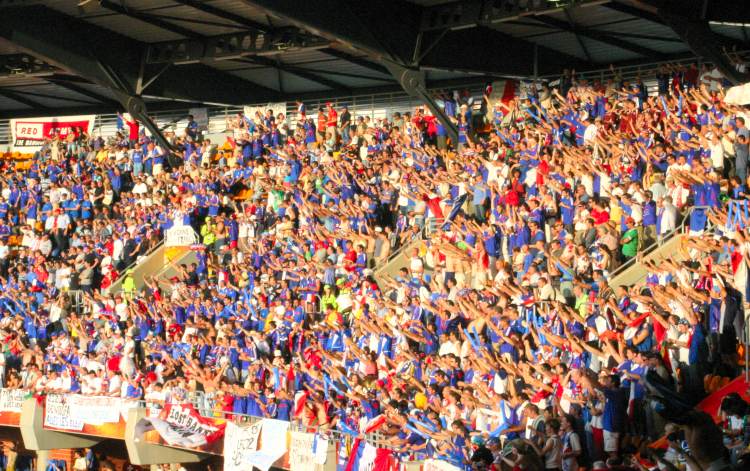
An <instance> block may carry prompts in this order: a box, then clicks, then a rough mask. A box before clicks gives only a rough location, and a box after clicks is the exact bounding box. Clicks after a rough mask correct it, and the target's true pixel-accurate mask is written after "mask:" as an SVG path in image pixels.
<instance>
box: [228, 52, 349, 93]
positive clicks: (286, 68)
mask: <svg viewBox="0 0 750 471" xmlns="http://www.w3.org/2000/svg"><path fill="white" fill-rule="evenodd" d="M237 61H238V62H244V63H246V64H258V65H263V66H266V67H274V68H277V69H279V70H281V71H283V72H287V73H289V74H293V75H296V76H297V77H301V78H303V79H305V80H309V81H311V82H315V83H318V84H320V85H323V86H324V87H328V88H331V89H333V90H344V91H348V92H351V89H350V88H349V87H347V86H346V85H344V84H342V83H340V82H337V81H335V80H331V79H329V78H326V77H324V76H322V75H319V74H318V73H316V72H318V71H312V70H309V69H304V68H301V67H295V66H293V65H289V64H284V63H281V62H279V61H275V60H273V59H269V58H267V57H262V56H257V57H247V58H244V59H237Z"/></svg>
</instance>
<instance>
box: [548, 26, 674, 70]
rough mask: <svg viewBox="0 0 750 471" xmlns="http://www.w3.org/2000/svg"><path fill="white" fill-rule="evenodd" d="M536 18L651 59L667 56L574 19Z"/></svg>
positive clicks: (561, 28) (563, 29)
mask: <svg viewBox="0 0 750 471" xmlns="http://www.w3.org/2000/svg"><path fill="white" fill-rule="evenodd" d="M534 19H535V20H536V21H539V22H540V23H544V24H547V25H550V26H554V27H555V28H558V29H560V30H562V31H567V32H569V33H573V34H576V35H579V36H583V37H585V38H589V39H593V40H594V41H599V42H601V43H604V44H609V45H610V46H614V47H618V48H620V49H625V50H626V51H630V52H634V53H636V54H639V55H642V56H645V57H648V58H651V59H656V60H661V59H663V58H665V57H666V55H665V54H664V53H662V52H659V51H655V50H653V49H650V48H647V47H644V46H641V45H639V44H635V43H632V42H630V41H625V40H623V39H619V38H616V37H614V36H610V35H609V34H607V33H603V32H601V31H598V30H591V29H588V28H586V27H583V26H579V25H576V24H575V23H573V22H572V21H571V22H570V23H568V22H565V21H561V20H558V19H556V18H551V17H549V16H535V17H534Z"/></svg>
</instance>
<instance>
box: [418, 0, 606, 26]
mask: <svg viewBox="0 0 750 471" xmlns="http://www.w3.org/2000/svg"><path fill="white" fill-rule="evenodd" d="M599 3H605V2H603V1H602V0H529V1H528V2H526V5H525V6H522V5H521V2H519V1H518V0H462V1H457V2H451V3H444V4H441V5H434V6H431V7H427V8H425V9H424V12H423V13H422V20H421V25H420V31H422V32H424V31H434V30H443V29H461V28H471V27H475V26H481V25H489V24H492V23H500V22H503V21H509V20H516V19H518V18H520V17H524V16H531V15H544V14H548V13H553V12H556V11H560V10H562V9H563V8H568V7H573V6H583V5H586V4H599Z"/></svg>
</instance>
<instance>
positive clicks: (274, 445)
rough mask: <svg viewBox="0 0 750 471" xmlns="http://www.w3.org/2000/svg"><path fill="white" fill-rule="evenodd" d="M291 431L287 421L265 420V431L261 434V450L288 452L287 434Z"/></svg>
mask: <svg viewBox="0 0 750 471" xmlns="http://www.w3.org/2000/svg"><path fill="white" fill-rule="evenodd" d="M288 431H289V422H287V421H285V420H274V419H263V430H262V431H261V432H260V449H261V450H270V449H273V450H281V449H282V448H283V450H284V451H286V445H287V443H288V442H289V440H287V432H288Z"/></svg>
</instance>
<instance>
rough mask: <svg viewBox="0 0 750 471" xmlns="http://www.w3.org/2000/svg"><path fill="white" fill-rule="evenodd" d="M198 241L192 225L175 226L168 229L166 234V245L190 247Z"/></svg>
mask: <svg viewBox="0 0 750 471" xmlns="http://www.w3.org/2000/svg"><path fill="white" fill-rule="evenodd" d="M196 242H198V240H197V238H196V237H195V231H194V230H193V228H192V227H190V226H175V227H173V228H171V229H168V230H167V231H166V234H165V239H164V246H166V247H190V246H191V245H193V244H195V243H196Z"/></svg>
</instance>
